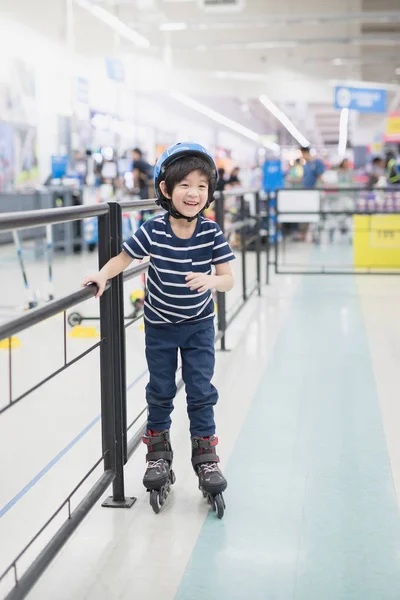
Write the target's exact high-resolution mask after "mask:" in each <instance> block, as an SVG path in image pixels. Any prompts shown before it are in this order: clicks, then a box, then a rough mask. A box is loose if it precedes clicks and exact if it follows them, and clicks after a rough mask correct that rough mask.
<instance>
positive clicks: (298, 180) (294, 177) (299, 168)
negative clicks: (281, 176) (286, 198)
mask: <svg viewBox="0 0 400 600" xmlns="http://www.w3.org/2000/svg"><path fill="white" fill-rule="evenodd" d="M303 176H304V169H303V165H302V164H301V159H300V158H296V160H295V161H294V164H293V165H292V166H291V167H290V169H289V171H288V173H287V175H286V183H287V184H288V187H291V188H301V187H303Z"/></svg>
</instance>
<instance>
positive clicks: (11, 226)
mask: <svg viewBox="0 0 400 600" xmlns="http://www.w3.org/2000/svg"><path fill="white" fill-rule="evenodd" d="M108 210H109V209H108V204H106V203H105V202H102V203H101V204H95V205H93V206H64V207H61V208H43V209H40V210H24V211H18V212H12V213H5V214H3V215H0V231H13V230H15V229H31V228H32V227H41V226H43V225H52V224H55V223H68V222H70V221H79V220H80V219H86V218H88V217H99V216H101V215H106V214H107V213H108Z"/></svg>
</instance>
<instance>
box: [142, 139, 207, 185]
mask: <svg viewBox="0 0 400 600" xmlns="http://www.w3.org/2000/svg"><path fill="white" fill-rule="evenodd" d="M189 155H194V156H199V157H200V158H205V159H206V160H207V161H208V162H209V163H210V165H211V166H212V167H213V168H214V169H215V176H216V178H217V180H218V170H217V165H216V164H215V162H214V159H213V157H212V156H211V154H209V153H208V152H207V150H206V149H205V148H204V147H203V146H201V145H200V144H194V143H193V142H178V143H177V144H173V145H172V146H170V147H169V148H167V149H166V150H164V152H163V153H162V154H161V156H160V158H159V159H158V161H157V163H156V166H155V168H154V190H155V192H156V194H157V191H158V190H157V186H158V184H159V183H160V181H162V179H163V178H164V176H165V169H166V168H167V167H168V165H170V164H172V163H173V162H175V161H176V160H178V158H183V157H184V156H189Z"/></svg>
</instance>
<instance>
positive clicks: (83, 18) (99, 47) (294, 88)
mask: <svg viewBox="0 0 400 600" xmlns="http://www.w3.org/2000/svg"><path fill="white" fill-rule="evenodd" d="M68 1H70V2H73V3H74V0H35V2H32V0H0V11H1V12H7V13H9V14H10V15H11V16H13V17H14V18H16V19H18V20H19V21H22V22H23V23H25V24H29V25H30V26H31V27H33V28H35V29H36V30H38V31H39V32H41V33H42V34H44V35H45V36H48V37H50V38H51V39H53V40H56V41H58V42H61V43H65V39H66V4H67V2H68ZM87 1H88V2H91V3H93V4H96V5H98V6H100V7H103V8H104V9H106V10H107V11H109V12H110V13H113V14H114V15H116V16H117V17H118V18H119V19H120V20H121V21H122V22H123V23H125V24H126V25H128V26H129V27H130V28H132V29H134V30H135V31H137V32H138V33H140V34H141V35H142V36H144V37H145V38H146V39H147V40H148V41H149V43H150V47H149V48H148V49H141V50H138V49H136V48H135V47H134V45H133V44H132V43H131V42H128V41H121V43H120V45H119V46H118V51H119V52H121V53H123V54H124V55H129V54H132V60H134V57H135V56H138V53H139V54H141V55H144V56H150V57H152V58H157V59H160V60H161V61H163V62H164V64H165V65H166V67H168V68H171V67H172V68H173V70H174V72H178V73H180V74H181V78H180V82H181V86H182V89H181V91H184V92H186V93H188V94H192V95H196V96H197V97H198V98H200V97H202V102H204V103H207V104H208V105H209V106H211V107H213V108H214V109H218V107H219V110H220V111H221V106H223V109H222V111H224V110H225V111H226V112H227V113H229V115H228V114H227V116H230V117H231V118H237V120H240V122H242V123H243V124H244V125H246V126H248V127H251V128H253V129H254V128H256V129H258V130H261V129H262V130H263V131H262V133H264V132H268V131H273V130H274V129H276V121H275V120H274V119H273V118H271V117H270V116H268V114H267V112H266V110H265V109H264V108H263V107H262V106H261V104H260V103H259V102H258V100H257V98H258V96H259V95H260V94H262V93H266V94H267V95H268V96H269V97H270V98H271V99H272V100H273V101H275V102H276V103H277V104H279V106H280V107H281V108H283V109H284V110H285V112H286V113H287V114H289V116H290V117H291V118H292V119H293V120H294V122H295V124H296V125H297V126H298V127H299V129H300V130H301V131H303V132H304V133H305V135H311V138H312V139H313V141H314V142H316V143H318V142H320V143H323V142H326V141H329V142H331V141H333V142H335V141H337V137H338V133H339V115H338V114H337V113H336V112H335V111H334V110H333V108H332V96H333V94H332V85H333V81H334V80H340V81H342V80H357V81H371V82H381V83H382V84H386V85H387V84H389V86H391V88H390V89H392V90H393V92H392V96H393V95H394V93H395V91H396V88H395V85H398V84H400V75H399V74H397V75H396V72H395V71H396V69H398V68H399V67H400V0H335V1H334V2H328V1H324V0H279V2H278V1H277V0H236V1H237V2H239V3H242V4H243V6H242V8H241V9H240V8H239V10H232V9H231V8H225V9H224V10H222V11H221V12H218V13H216V12H208V11H207V10H205V9H204V6H202V2H204V0H87ZM225 1H226V0H225ZM178 22H179V23H184V24H185V27H186V29H184V30H182V31H174V32H166V31H160V27H162V26H165V25H166V24H170V23H178ZM167 26H168V25H167ZM74 39H75V47H76V51H77V53H78V54H80V53H81V54H86V55H89V56H108V55H110V54H113V53H114V52H115V51H116V37H115V35H114V34H113V32H112V30H111V29H110V28H109V27H108V26H106V25H104V24H102V23H100V22H99V21H98V20H97V19H96V18H95V17H93V16H92V15H91V14H89V13H88V12H87V11H85V10H83V9H82V8H80V7H78V6H77V5H76V4H75V3H74ZM392 96H391V98H392ZM222 98H223V100H222ZM227 98H229V102H228V100H227ZM243 104H245V107H244V106H243ZM247 107H248V109H249V110H248V109H247ZM260 133H261V131H260Z"/></svg>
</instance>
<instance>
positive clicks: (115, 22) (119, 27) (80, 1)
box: [75, 0, 150, 48]
mask: <svg viewBox="0 0 400 600" xmlns="http://www.w3.org/2000/svg"><path fill="white" fill-rule="evenodd" d="M75 2H76V4H77V5H78V6H80V7H81V8H83V9H84V10H86V11H88V12H89V13H90V14H92V15H93V16H94V17H96V19H98V20H99V21H102V23H104V24H105V25H108V26H109V27H111V28H112V29H114V31H115V32H116V33H118V34H119V35H120V36H121V37H123V38H125V39H126V40H129V41H130V42H132V43H133V44H135V46H137V47H138V48H150V42H149V41H148V40H147V39H146V38H145V37H143V36H142V35H140V33H137V31H134V30H133V29H131V28H130V27H128V26H127V25H125V23H123V22H122V21H121V20H120V19H118V17H116V16H115V15H113V14H112V13H110V12H108V11H107V10H105V9H104V8H102V7H101V6H96V5H94V4H92V3H91V2H87V0H75Z"/></svg>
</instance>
